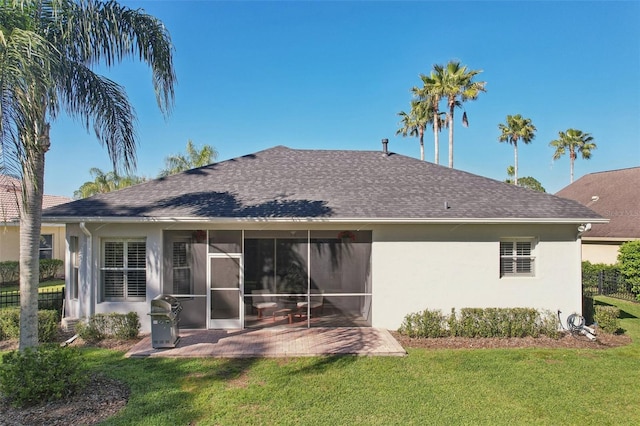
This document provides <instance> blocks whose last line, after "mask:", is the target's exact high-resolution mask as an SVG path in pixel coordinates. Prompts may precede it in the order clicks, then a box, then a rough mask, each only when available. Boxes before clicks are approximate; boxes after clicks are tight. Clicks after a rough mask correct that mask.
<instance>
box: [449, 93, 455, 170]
mask: <svg viewBox="0 0 640 426" xmlns="http://www.w3.org/2000/svg"><path fill="white" fill-rule="evenodd" d="M455 107H456V104H455V99H453V100H450V101H449V168H450V169H453V110H454V109H455Z"/></svg>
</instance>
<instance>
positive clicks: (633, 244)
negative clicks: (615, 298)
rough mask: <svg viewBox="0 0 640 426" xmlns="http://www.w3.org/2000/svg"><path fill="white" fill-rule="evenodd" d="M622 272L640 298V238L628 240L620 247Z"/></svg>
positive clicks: (619, 254) (619, 256)
mask: <svg viewBox="0 0 640 426" xmlns="http://www.w3.org/2000/svg"><path fill="white" fill-rule="evenodd" d="M618 264H619V268H620V274H621V275H622V276H623V277H624V279H625V281H626V282H627V283H629V284H631V291H632V292H633V293H634V294H635V295H636V298H637V299H638V300H640V240H636V241H627V242H626V243H623V244H622V245H621V246H620V248H619V249H618Z"/></svg>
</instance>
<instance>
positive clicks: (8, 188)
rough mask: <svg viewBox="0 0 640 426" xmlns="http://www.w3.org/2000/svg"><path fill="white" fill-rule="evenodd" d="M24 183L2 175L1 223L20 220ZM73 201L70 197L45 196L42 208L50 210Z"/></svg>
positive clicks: (0, 180) (0, 191) (0, 178)
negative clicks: (49, 208) (21, 192)
mask: <svg viewBox="0 0 640 426" xmlns="http://www.w3.org/2000/svg"><path fill="white" fill-rule="evenodd" d="M21 188H22V182H21V181H20V180H19V179H16V178H13V177H11V176H7V175H0V222H16V221H18V220H19V219H20V208H21V206H22V197H21V195H20V190H21ZM69 201H71V198H69V197H63V196H60V195H48V194H45V195H43V197H42V207H43V208H45V209H46V208H48V207H52V206H56V205H58V204H64V203H68V202H69Z"/></svg>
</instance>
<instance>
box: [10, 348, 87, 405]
mask: <svg viewBox="0 0 640 426" xmlns="http://www.w3.org/2000/svg"><path fill="white" fill-rule="evenodd" d="M0 367H1V368H0V390H1V391H2V393H3V394H4V395H5V396H6V397H7V398H8V399H9V400H10V401H11V403H12V404H13V405H15V406H19V407H22V406H27V405H34V404H36V403H39V402H42V401H52V400H55V399H60V398H63V397H65V396H68V395H71V394H73V393H74V392H75V391H76V390H78V389H79V388H80V387H81V385H82V383H83V377H84V374H83V371H82V365H81V359H80V355H79V352H78V351H77V350H76V349H74V348H62V347H60V346H58V345H43V346H39V347H37V348H27V349H25V350H24V351H11V352H8V353H6V354H5V355H4V356H3V357H2V365H1V366H0Z"/></svg>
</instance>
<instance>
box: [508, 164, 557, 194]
mask: <svg viewBox="0 0 640 426" xmlns="http://www.w3.org/2000/svg"><path fill="white" fill-rule="evenodd" d="M514 174H515V168H514V167H513V166H509V167H507V175H508V176H509V178H507V179H505V182H506V183H510V184H512V185H517V186H521V187H523V188H528V189H533V190H534V191H538V192H547V191H546V190H545V189H544V186H542V184H541V183H540V181H539V180H538V179H536V178H534V177H531V176H525V177H522V178H520V179H518V183H517V184H516V183H515V182H514V180H513V179H511V178H512V177H513V175H514Z"/></svg>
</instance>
